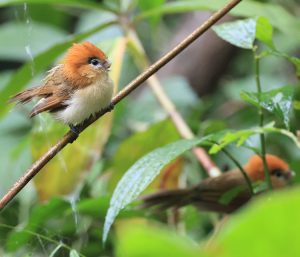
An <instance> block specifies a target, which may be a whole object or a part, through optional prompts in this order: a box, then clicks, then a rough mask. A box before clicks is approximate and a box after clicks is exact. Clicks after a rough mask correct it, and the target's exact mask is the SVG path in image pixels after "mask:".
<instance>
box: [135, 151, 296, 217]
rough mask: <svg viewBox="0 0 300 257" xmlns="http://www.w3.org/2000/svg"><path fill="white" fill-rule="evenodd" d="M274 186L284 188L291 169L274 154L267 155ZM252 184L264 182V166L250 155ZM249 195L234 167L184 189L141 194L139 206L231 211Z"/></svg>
mask: <svg viewBox="0 0 300 257" xmlns="http://www.w3.org/2000/svg"><path fill="white" fill-rule="evenodd" d="M266 161H267V166H268V169H269V172H270V177H271V182H272V186H273V188H274V189H277V188H282V187H285V186H286V185H288V184H289V183H290V180H291V178H292V176H293V171H291V170H289V165H288V164H287V163H286V162H285V161H283V160H282V159H280V158H279V157H277V156H274V155H270V154H267V155H266ZM244 170H245V172H246V173H247V175H248V177H249V178H250V180H251V182H252V183H255V182H259V181H263V180H264V179H265V175H264V165H263V161H262V159H261V157H260V156H258V155H254V156H252V157H251V158H250V159H249V161H248V163H247V164H246V165H245V166H244ZM250 198H251V191H250V189H249V187H248V185H247V183H246V180H245V178H244V177H243V175H242V173H241V171H240V170H238V169H235V170H232V171H229V172H226V173H223V174H222V175H220V176H218V177H211V178H207V179H205V180H203V181H201V182H200V183H199V184H197V185H195V186H193V187H191V188H187V189H175V190H165V191H162V192H158V193H153V194H150V195H146V196H143V197H141V200H142V201H143V204H142V205H141V206H140V207H141V208H149V207H156V208H157V210H163V209H167V208H170V207H175V208H179V207H183V206H185V205H189V204H191V205H194V206H196V207H198V208H199V209H201V210H204V211H212V212H219V213H231V212H233V211H235V210H236V209H238V208H239V207H240V206H242V205H243V204H245V203H246V202H247V201H249V200H250Z"/></svg>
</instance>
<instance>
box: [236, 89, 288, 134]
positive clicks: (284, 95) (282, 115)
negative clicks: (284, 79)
mask: <svg viewBox="0 0 300 257" xmlns="http://www.w3.org/2000/svg"><path fill="white" fill-rule="evenodd" d="M293 93H294V90H293V87H292V86H284V87H281V88H278V89H274V90H270V91H267V92H263V93H261V94H258V93H252V92H245V91H243V92H242V93H241V97H242V99H244V100H245V101H247V102H248V103H251V104H253V105H254V106H256V107H259V106H261V107H262V108H264V109H265V110H267V111H269V112H271V113H273V114H274V115H276V117H278V118H279V120H280V121H282V122H283V123H284V124H285V126H286V127H287V128H289V120H290V118H289V114H290V111H291V109H292V100H293Z"/></svg>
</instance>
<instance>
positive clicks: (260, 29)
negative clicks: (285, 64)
mask: <svg viewBox="0 0 300 257" xmlns="http://www.w3.org/2000/svg"><path fill="white" fill-rule="evenodd" d="M256 38H257V39H258V40H260V41H261V42H263V43H265V44H266V45H267V46H268V47H270V48H271V49H275V46H274V44H273V27H272V25H271V23H270V21H269V20H268V19H267V18H265V17H259V18H258V19H257V20H256Z"/></svg>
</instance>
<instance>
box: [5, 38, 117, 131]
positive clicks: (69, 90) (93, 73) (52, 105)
mask: <svg viewBox="0 0 300 257" xmlns="http://www.w3.org/2000/svg"><path fill="white" fill-rule="evenodd" d="M110 65H111V63H110V62H109V61H108V59H107V57H106V55H105V54H104V53H103V52H102V51H101V50H100V49H99V48H97V47H96V46H95V45H93V44H91V43H90V42H84V43H82V44H73V46H72V47H71V48H70V49H69V50H68V52H67V54H66V56H65V57H64V59H63V61H62V63H61V64H58V65H57V66H55V67H54V68H52V69H51V70H50V71H49V74H48V76H46V78H45V79H44V80H43V85H41V86H38V87H33V88H30V89H27V90H24V91H22V92H20V93H18V94H16V95H15V96H13V97H12V98H11V99H10V100H9V101H10V102H19V103H27V102H29V101H31V100H32V99H33V98H40V100H39V102H38V103H37V104H36V105H35V106H34V107H33V109H32V111H31V112H30V114H29V116H30V118H31V117H34V116H35V115H37V114H39V113H41V112H45V111H49V112H50V113H52V114H53V115H54V118H55V119H56V120H58V121H61V122H63V123H65V124H67V125H69V126H70V128H71V129H72V130H73V131H74V132H75V133H77V130H76V129H75V126H76V125H79V124H80V123H82V122H83V121H84V120H85V119H87V118H89V117H90V116H91V115H93V114H95V113H96V112H98V111H100V110H101V109H102V108H106V107H109V106H110V102H111V99H112V94H113V82H112V80H111V79H110V78H109V76H108V71H109V68H110ZM110 107H111V109H112V106H110Z"/></svg>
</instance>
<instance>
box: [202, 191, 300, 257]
mask: <svg viewBox="0 0 300 257" xmlns="http://www.w3.org/2000/svg"><path fill="white" fill-rule="evenodd" d="M299 202H300V190H299V188H294V189H290V190H280V191H277V192H275V191H274V192H272V193H268V194H264V195H263V196H260V197H257V198H256V199H254V200H253V201H251V202H250V203H249V204H248V205H247V206H246V208H243V210H242V211H240V212H239V213H237V214H235V215H234V216H232V219H230V221H229V222H228V223H227V224H226V225H225V226H223V227H222V230H220V233H219V234H218V235H217V237H215V238H214V240H212V242H211V244H210V245H209V246H208V247H207V248H206V252H207V253H208V254H210V256H218V257H232V256H243V257H253V256H264V257H282V255H284V256H298V254H299V252H300V245H299V240H298V235H299V231H300V220H299V215H300V206H299ZM287 240H288V242H287ZM249 244H250V245H249ZM216 252H217V253H218V255H215V253H216ZM211 254H212V255H211Z"/></svg>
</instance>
